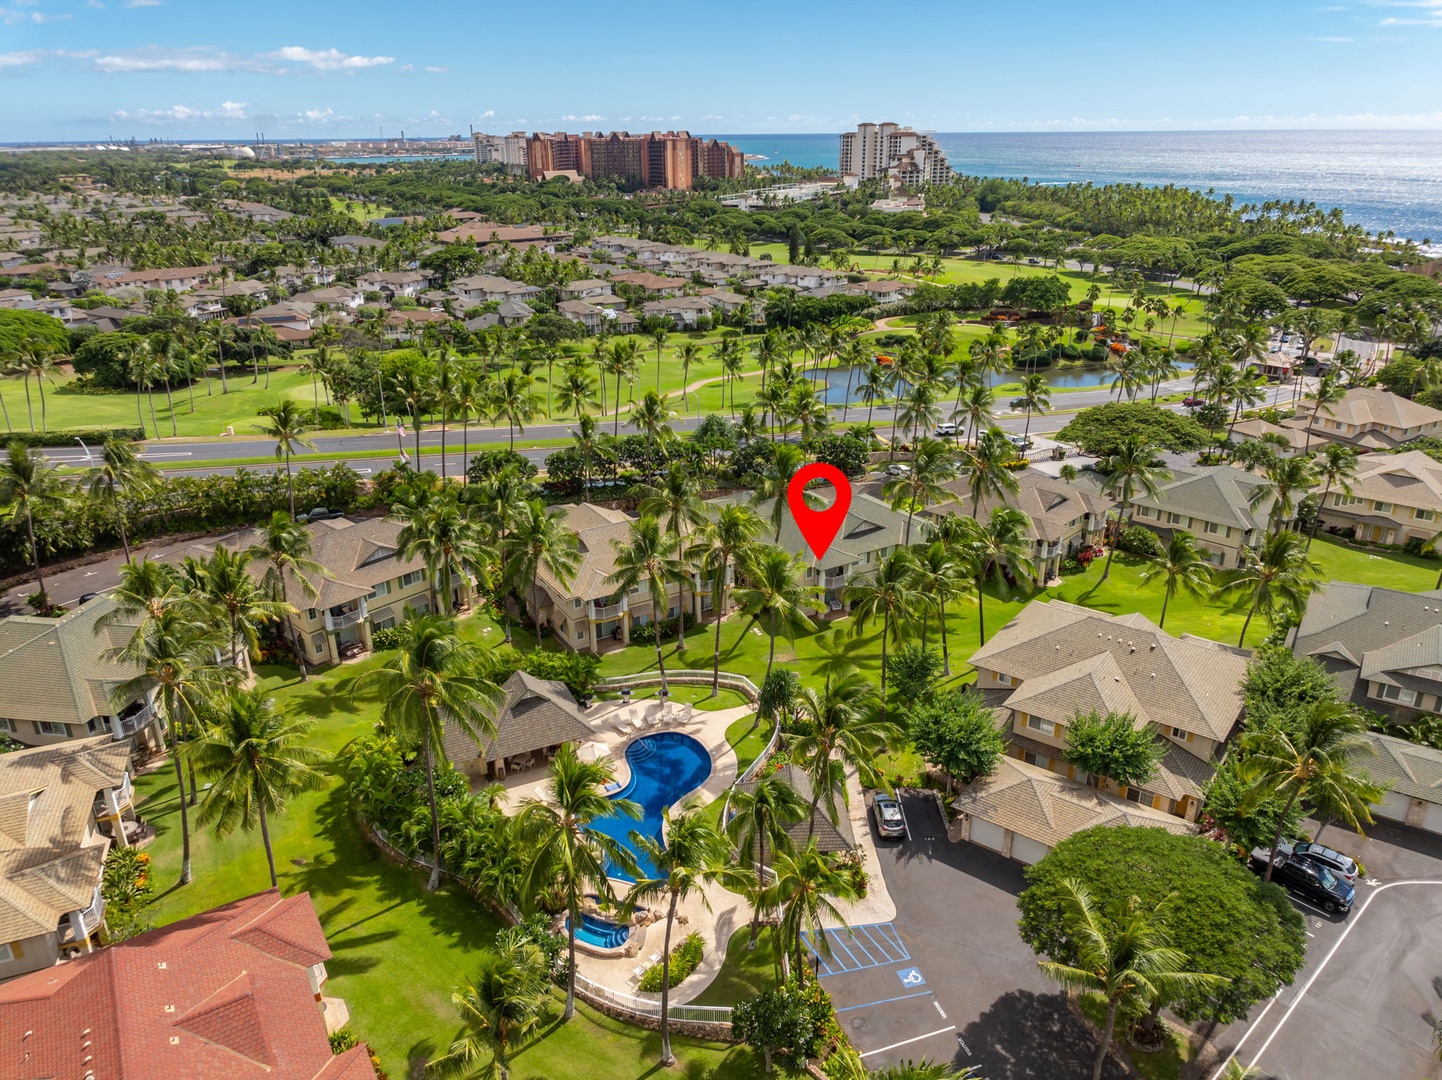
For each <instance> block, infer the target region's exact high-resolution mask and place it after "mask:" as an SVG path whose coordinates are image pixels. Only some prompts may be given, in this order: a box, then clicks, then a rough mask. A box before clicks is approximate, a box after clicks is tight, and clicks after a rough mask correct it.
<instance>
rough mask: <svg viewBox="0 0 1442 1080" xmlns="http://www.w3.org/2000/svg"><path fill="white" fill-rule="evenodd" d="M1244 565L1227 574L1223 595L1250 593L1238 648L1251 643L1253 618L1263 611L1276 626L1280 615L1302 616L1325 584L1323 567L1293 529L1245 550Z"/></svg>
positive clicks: (1238, 639) (1275, 534)
mask: <svg viewBox="0 0 1442 1080" xmlns="http://www.w3.org/2000/svg"><path fill="white" fill-rule="evenodd" d="M1241 554H1242V565H1241V566H1239V567H1237V568H1236V569H1235V570H1229V571H1227V573H1225V574H1224V575H1223V585H1222V589H1221V591H1222V592H1223V593H1228V594H1230V593H1241V594H1246V593H1250V594H1251V598H1252V603H1251V607H1250V608H1249V609H1248V611H1247V618H1246V621H1245V622H1243V623H1242V633H1241V635H1240V636H1239V637H1238V638H1237V646H1238V647H1239V648H1240V647H1241V645H1242V643H1243V642H1244V641H1246V640H1247V628H1248V627H1249V626H1251V625H1252V616H1254V615H1256V614H1257V612H1259V611H1260V612H1262V613H1263V614H1264V615H1266V616H1267V618H1268V620H1269V621H1271V622H1272V623H1273V624H1274V625H1275V623H1276V617H1277V615H1278V614H1281V613H1285V614H1289V615H1300V614H1301V612H1302V609H1303V608H1305V607H1306V606H1307V597H1309V596H1311V595H1312V592H1313V591H1314V590H1315V589H1316V588H1317V586H1319V585H1321V583H1322V567H1321V565H1320V564H1318V563H1315V562H1313V561H1312V559H1311V556H1309V555H1308V554H1307V545H1306V542H1305V541H1304V540H1303V539H1302V537H1301V536H1300V535H1299V534H1297V533H1294V532H1291V531H1290V530H1287V531H1283V532H1275V533H1271V534H1270V535H1269V536H1267V538H1266V539H1265V540H1263V541H1262V546H1261V548H1260V549H1258V548H1252V547H1243V548H1242V552H1241Z"/></svg>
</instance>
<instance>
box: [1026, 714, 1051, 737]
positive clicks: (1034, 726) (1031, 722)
mask: <svg viewBox="0 0 1442 1080" xmlns="http://www.w3.org/2000/svg"><path fill="white" fill-rule="evenodd" d="M1026 726H1027V727H1029V728H1031V730H1032V731H1040V732H1041V733H1042V734H1043V735H1055V734H1056V725H1055V724H1053V723H1052V722H1051V721H1050V720H1043V719H1042V718H1041V717H1040V716H1028V717H1027V718H1026Z"/></svg>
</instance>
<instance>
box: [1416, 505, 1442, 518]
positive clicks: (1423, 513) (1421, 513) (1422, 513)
mask: <svg viewBox="0 0 1442 1080" xmlns="http://www.w3.org/2000/svg"><path fill="white" fill-rule="evenodd" d="M1412 516H1413V517H1414V518H1415V519H1416V520H1418V521H1435V520H1436V519H1437V514H1436V513H1435V512H1434V511H1432V510H1423V509H1422V508H1421V507H1420V506H1419V507H1418V508H1417V509H1416V510H1413V511H1412Z"/></svg>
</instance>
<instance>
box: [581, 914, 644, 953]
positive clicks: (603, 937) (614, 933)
mask: <svg viewBox="0 0 1442 1080" xmlns="http://www.w3.org/2000/svg"><path fill="white" fill-rule="evenodd" d="M630 936H631V928H630V927H629V926H618V925H616V924H615V923H613V922H612V921H611V920H610V919H603V918H601V917H600V916H599V915H582V916H581V927H580V929H578V930H577V931H576V940H577V941H584V942H586V943H587V944H588V945H594V946H595V947H596V948H598V949H619V948H620V947H621V946H622V945H624V944H626V939H627V938H628V937H630Z"/></svg>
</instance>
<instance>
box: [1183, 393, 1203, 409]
mask: <svg viewBox="0 0 1442 1080" xmlns="http://www.w3.org/2000/svg"><path fill="white" fill-rule="evenodd" d="M1206 403H1207V399H1206V398H1199V397H1195V396H1193V395H1191V394H1188V395H1187V396H1186V397H1184V398H1182V404H1183V405H1185V406H1186V407H1187V408H1189V409H1195V408H1198V407H1199V406H1202V405H1205V404H1206Z"/></svg>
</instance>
